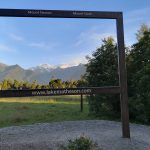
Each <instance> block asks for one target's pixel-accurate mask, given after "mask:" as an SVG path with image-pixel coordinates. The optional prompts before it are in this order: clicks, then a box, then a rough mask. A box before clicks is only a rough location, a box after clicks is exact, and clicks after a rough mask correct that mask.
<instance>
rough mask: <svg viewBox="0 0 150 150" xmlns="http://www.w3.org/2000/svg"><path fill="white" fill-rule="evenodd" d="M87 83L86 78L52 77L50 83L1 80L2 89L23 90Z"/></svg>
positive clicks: (0, 86)
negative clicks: (68, 79) (67, 79)
mask: <svg viewBox="0 0 150 150" xmlns="http://www.w3.org/2000/svg"><path fill="white" fill-rule="evenodd" d="M84 85H85V80H84V79H82V78H81V79H80V80H77V81H76V80H70V81H62V80H61V79H51V80H50V81H49V83H48V84H42V85H41V84H38V83H37V82H36V81H33V82H32V83H30V82H27V81H24V82H23V81H18V80H14V81H11V80H9V79H5V80H3V81H2V82H0V89H1V90H21V89H49V88H76V87H82V86H84Z"/></svg>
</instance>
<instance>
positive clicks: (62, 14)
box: [0, 9, 122, 19]
mask: <svg viewBox="0 0 150 150" xmlns="http://www.w3.org/2000/svg"><path fill="white" fill-rule="evenodd" d="M121 14H122V12H108V11H66V10H33V9H0V16H3V17H40V18H95V19H117V18H118V17H119V16H120V15H121Z"/></svg>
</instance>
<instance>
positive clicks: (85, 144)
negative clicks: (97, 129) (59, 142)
mask: <svg viewBox="0 0 150 150" xmlns="http://www.w3.org/2000/svg"><path fill="white" fill-rule="evenodd" d="M96 148H97V144H96V143H94V142H93V141H92V140H91V139H90V138H88V137H85V136H81V137H79V138H76V139H75V140H69V143H68V145H67V146H66V147H64V148H63V149H64V150H95V149H96ZM99 150H100V149H99Z"/></svg>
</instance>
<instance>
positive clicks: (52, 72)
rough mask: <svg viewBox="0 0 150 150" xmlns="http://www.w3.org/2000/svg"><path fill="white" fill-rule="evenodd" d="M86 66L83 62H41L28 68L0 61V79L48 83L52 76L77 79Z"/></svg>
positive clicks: (64, 79)
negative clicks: (65, 63)
mask: <svg viewBox="0 0 150 150" xmlns="http://www.w3.org/2000/svg"><path fill="white" fill-rule="evenodd" d="M85 71H86V67H85V65H84V64H80V65H77V66H70V65H58V66H53V65H48V64H42V65H39V66H37V67H32V68H30V69H24V68H22V67H20V66H19V65H17V64H16V65H5V64H2V63H0V81H2V80H4V79H11V80H15V79H16V80H19V81H29V82H33V81H35V80H36V81H37V82H38V83H41V84H43V83H48V82H49V81H50V79H52V78H59V79H62V80H63V81H66V80H78V79H80V78H81V75H83V74H85Z"/></svg>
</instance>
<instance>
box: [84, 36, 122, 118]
mask: <svg viewBox="0 0 150 150" xmlns="http://www.w3.org/2000/svg"><path fill="white" fill-rule="evenodd" d="M102 42H103V44H102V45H101V47H100V48H98V49H97V50H96V51H95V52H93V54H92V57H87V59H88V64H87V70H86V74H85V78H86V80H87V82H88V86H97V87H102V86H116V85H118V80H119V79H118V67H117V64H118V59H117V45H116V43H114V40H113V38H112V37H108V38H106V39H104V40H103V41H102ZM89 106H90V111H91V112H92V113H95V114H104V113H106V114H107V115H111V114H115V113H116V112H117V113H116V114H119V112H120V104H119V97H118V95H115V96H112V95H109V96H108V95H103V96H100V95H91V96H90V97H89Z"/></svg>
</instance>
